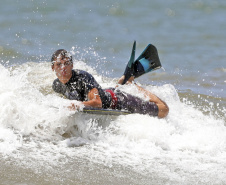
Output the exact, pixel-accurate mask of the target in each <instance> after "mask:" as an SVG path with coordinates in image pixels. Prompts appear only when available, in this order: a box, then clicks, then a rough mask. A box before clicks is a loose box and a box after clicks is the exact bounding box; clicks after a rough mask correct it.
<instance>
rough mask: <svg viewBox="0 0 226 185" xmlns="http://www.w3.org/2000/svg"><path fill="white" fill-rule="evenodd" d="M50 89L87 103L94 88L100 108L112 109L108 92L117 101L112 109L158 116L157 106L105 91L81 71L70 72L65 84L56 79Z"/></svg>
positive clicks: (132, 97) (122, 93)
mask: <svg viewBox="0 0 226 185" xmlns="http://www.w3.org/2000/svg"><path fill="white" fill-rule="evenodd" d="M52 88H53V90H54V91H55V92H57V93H60V94H63V95H64V96H66V98H68V99H70V100H78V101H88V93H89V91H90V90H91V89H93V88H96V89H97V90H98V91H99V95H100V98H101V101H102V107H103V108H105V109H107V108H113V107H112V99H114V98H112V94H111V93H109V92H107V91H108V90H110V91H112V93H113V94H114V95H113V96H115V97H116V99H117V104H116V106H115V107H114V109H118V110H122V109H124V110H128V111H130V112H132V113H139V114H149V115H151V116H158V106H157V105H156V104H155V103H154V102H150V101H144V100H142V99H140V98H138V97H136V96H133V95H130V94H127V93H125V92H122V91H120V90H117V89H114V88H110V89H108V90H107V91H106V90H104V89H102V88H101V86H100V85H99V84H98V83H97V82H96V80H95V79H94V77H93V76H92V75H91V74H89V73H88V72H86V71H83V70H78V69H76V70H72V77H71V79H70V80H69V81H68V82H67V83H66V84H63V83H61V82H60V81H59V79H58V78H57V79H56V80H54V82H53V85H52Z"/></svg>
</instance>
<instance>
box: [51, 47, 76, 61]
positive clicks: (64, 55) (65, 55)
mask: <svg viewBox="0 0 226 185" xmlns="http://www.w3.org/2000/svg"><path fill="white" fill-rule="evenodd" d="M59 56H61V57H62V59H64V58H69V59H70V62H71V63H72V56H71V54H70V53H69V52H67V51H66V50H65V49H58V50H56V51H55V52H54V53H53V55H52V57H51V62H52V65H53V64H54V62H55V60H56V59H57V58H58V57H59Z"/></svg>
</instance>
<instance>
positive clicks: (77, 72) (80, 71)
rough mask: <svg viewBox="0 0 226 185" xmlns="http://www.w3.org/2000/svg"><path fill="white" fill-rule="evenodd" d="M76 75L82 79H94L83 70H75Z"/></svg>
mask: <svg viewBox="0 0 226 185" xmlns="http://www.w3.org/2000/svg"><path fill="white" fill-rule="evenodd" d="M73 71H74V75H75V76H79V77H82V78H90V77H91V78H93V75H91V74H90V73H89V72H87V71H84V70H81V69H74V70H73Z"/></svg>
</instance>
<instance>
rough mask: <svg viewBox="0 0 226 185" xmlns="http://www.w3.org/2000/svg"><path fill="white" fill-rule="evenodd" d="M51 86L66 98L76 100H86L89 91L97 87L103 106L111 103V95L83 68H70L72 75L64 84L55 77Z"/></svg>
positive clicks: (106, 106)
mask: <svg viewBox="0 0 226 185" xmlns="http://www.w3.org/2000/svg"><path fill="white" fill-rule="evenodd" d="M52 88H53V90H54V91H55V92H57V93H60V94H63V95H64V96H66V98H68V99H70V100H78V101H88V93H89V91H90V90H91V89H93V88H97V90H98V91H99V95H100V98H101V101H102V105H103V108H109V107H110V104H111V95H110V94H109V93H107V92H105V91H104V90H103V89H102V88H101V86H100V85H99V84H98V83H97V82H96V80H95V79H94V77H93V76H92V75H91V74H89V73H88V72H86V71H83V70H78V69H76V70H72V77H71V79H70V80H69V81H68V82H67V83H66V84H63V83H61V82H60V80H59V79H58V78H57V79H56V80H54V82H53V85H52Z"/></svg>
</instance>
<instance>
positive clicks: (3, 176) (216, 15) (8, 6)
mask: <svg viewBox="0 0 226 185" xmlns="http://www.w3.org/2000/svg"><path fill="white" fill-rule="evenodd" d="M225 18H226V1H224V0H180V1H179V0H169V1H165V0H156V1H154V0H153V1H150V0H140V1H138V0H137V1H136V0H124V1H118V0H108V1H104V0H92V1H87V0H84V1H78V0H65V1H55V0H41V1H35V0H7V1H1V5H0V28H1V29H0V164H1V165H0V184H1V185H8V184H11V185H14V184H15V185H22V184H23V185H40V184H42V185H51V184H54V185H56V184H70V185H72V184H73V185H74V184H76V185H77V184H79V185H80V184H95V185H96V184H98V185H99V184H100V185H106V184H115V185H121V184H124V185H127V184H136V185H138V184H141V185H150V184H153V185H165V184H169V185H171V184H172V185H176V184H178V185H179V184H185V185H193V184H199V185H200V184H208V185H209V184H211V185H212V184H214V185H215V184H217V185H223V184H226V116H225V115H226V108H225V105H226V31H225V30H226V23H225ZM134 40H136V42H137V51H136V57H138V56H139V55H140V53H141V52H142V51H143V50H144V48H145V47H146V46H147V45H148V44H149V43H151V44H153V45H155V46H156V47H157V49H158V53H159V57H160V60H161V63H162V66H163V68H162V69H159V70H156V71H154V72H151V73H148V74H145V75H143V76H141V77H140V78H138V79H136V80H135V81H136V83H138V84H140V85H141V86H142V87H144V88H145V89H147V90H149V91H151V92H152V93H154V94H156V95H157V96H159V97H160V98H161V99H162V100H164V101H165V102H166V103H167V104H168V105H169V108H170V112H169V115H168V116H167V117H166V118H165V119H158V118H154V117H150V116H147V115H139V114H133V115H126V116H125V115H121V116H118V117H117V116H101V115H89V114H84V113H79V112H73V111H70V110H68V109H67V106H68V105H70V103H71V101H70V100H67V99H65V98H63V97H62V96H60V95H58V94H56V93H54V92H53V90H52V87H51V86H52V82H53V80H54V79H55V78H56V76H55V74H54V72H53V71H52V69H51V63H50V58H51V55H52V53H53V52H54V51H55V50H57V49H61V48H64V49H66V50H68V51H70V52H71V54H72V55H73V62H74V68H76V69H82V70H86V71H88V72H89V73H91V74H92V75H93V76H94V77H95V78H96V80H97V81H98V82H99V83H100V85H101V86H102V87H103V88H106V87H115V86H116V84H117V79H118V78H119V77H121V75H122V74H123V73H124V70H125V67H126V64H127V62H128V60H129V57H130V54H131V49H132V44H133V41H134ZM118 88H121V89H122V90H125V91H127V92H130V93H132V94H134V95H139V94H137V91H136V88H135V87H134V86H133V85H131V86H119V87H118Z"/></svg>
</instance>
